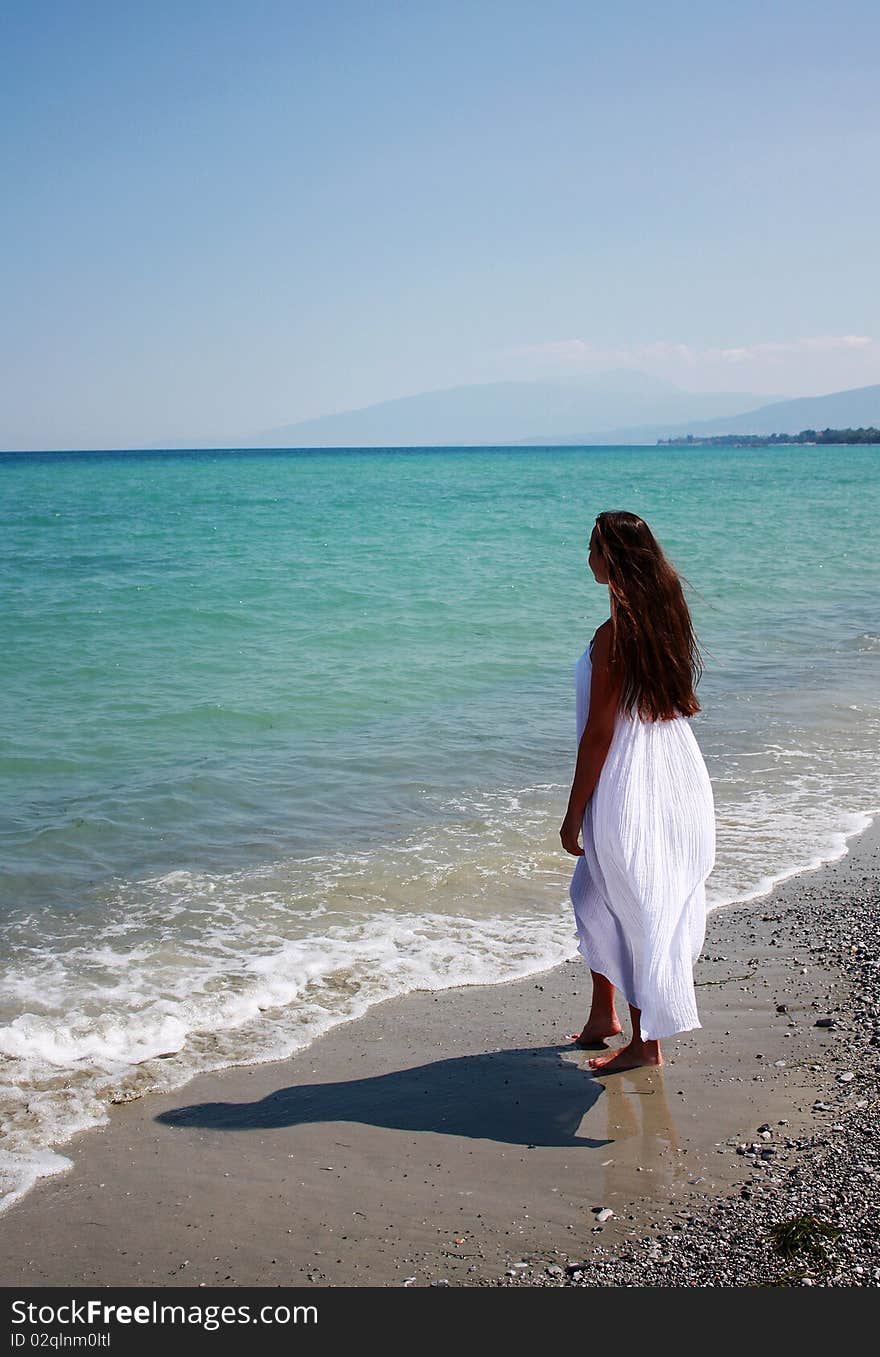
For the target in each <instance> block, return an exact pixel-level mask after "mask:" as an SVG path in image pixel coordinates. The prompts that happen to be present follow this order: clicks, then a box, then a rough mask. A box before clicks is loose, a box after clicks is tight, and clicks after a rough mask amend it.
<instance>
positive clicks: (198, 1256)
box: [0, 823, 880, 1288]
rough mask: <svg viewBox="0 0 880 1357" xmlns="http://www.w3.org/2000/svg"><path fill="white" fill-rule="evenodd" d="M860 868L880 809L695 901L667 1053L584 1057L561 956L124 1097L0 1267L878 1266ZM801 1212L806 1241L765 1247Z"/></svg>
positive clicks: (870, 986) (176, 1273) (723, 1277)
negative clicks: (824, 859)
mask: <svg viewBox="0 0 880 1357" xmlns="http://www.w3.org/2000/svg"><path fill="white" fill-rule="evenodd" d="M878 885H880V827H878V825H877V824H876V823H874V824H873V825H872V826H871V827H870V828H869V829H868V830H866V831H865V832H864V833H862V834H861V835H859V836H858V837H854V838H851V839H850V841H849V852H848V853H847V854H846V856H845V857H843V858H841V859H839V860H838V861H836V862H832V863H829V864H826V865H825V866H823V867H821V868H820V869H818V870H815V871H811V872H807V873H803V874H801V875H798V876H793V877H790V878H789V879H788V880H786V881H784V882H782V883H780V884H778V885H777V886H776V888H775V889H774V890H773V891H772V893H770V894H767V895H764V896H762V897H760V898H757V899H754V900H751V901H748V902H746V903H744V904H740V905H734V906H729V907H727V908H723V909H720V910H716V911H714V912H713V913H712V914H710V917H709V923H708V931H707V939H706V945H705V948H704V951H703V954H702V957H701V958H700V960H699V962H698V964H697V970H696V977H697V984H698V996H699V1006H700V1012H701V1018H702V1022H703V1026H702V1028H701V1029H699V1030H697V1031H694V1032H691V1033H687V1034H684V1035H682V1036H681V1037H678V1038H676V1039H672V1040H670V1041H668V1042H665V1043H664V1054H665V1064H664V1066H663V1068H662V1069H660V1070H657V1069H642V1070H638V1071H633V1072H630V1073H624V1074H616V1075H606V1076H604V1077H602V1078H597V1077H595V1076H594V1075H592V1074H591V1073H590V1072H589V1071H588V1070H587V1068H586V1061H587V1060H588V1059H589V1054H590V1053H589V1052H581V1051H578V1050H576V1049H574V1048H573V1047H571V1045H570V1043H569V1042H568V1040H567V1034H568V1033H570V1032H572V1031H576V1030H578V1027H579V1025H580V1022H581V1021H582V1018H583V1014H584V1011H585V1007H586V1004H587V1000H588V993H589V977H588V974H587V972H586V969H585V967H584V966H583V963H582V962H581V961H580V960H579V959H576V960H571V961H568V962H566V963H564V964H563V965H560V966H557V967H556V968H555V969H552V970H550V971H547V972H544V973H542V974H537V975H532V976H529V977H528V978H526V979H524V980H520V981H518V982H515V983H507V984H497V985H485V986H481V985H472V986H467V987H464V988H461V989H450V990H445V991H443V992H440V993H432V992H428V991H419V992H416V993H411V994H409V995H406V996H404V997H401V998H398V999H392V1000H389V1001H386V1002H384V1003H381V1004H378V1005H376V1006H375V1007H374V1008H372V1009H371V1010H370V1011H369V1012H368V1013H367V1014H366V1015H365V1016H364V1017H362V1018H360V1019H358V1020H356V1021H353V1022H350V1023H346V1024H343V1025H340V1026H338V1027H336V1028H335V1029H334V1030H333V1031H331V1032H329V1033H328V1034H327V1035H325V1036H323V1037H321V1038H319V1039H318V1040H317V1041H316V1042H314V1043H313V1044H312V1045H311V1046H309V1047H308V1048H306V1049H304V1050H302V1051H300V1052H298V1053H296V1054H295V1055H294V1056H293V1057H292V1058H290V1059H288V1060H284V1061H278V1062H274V1063H269V1064H261V1065H255V1066H250V1067H242V1068H234V1069H227V1070H222V1071H217V1072H212V1073H209V1074H204V1075H201V1076H199V1077H197V1078H195V1079H193V1080H192V1081H191V1082H190V1083H189V1084H187V1085H186V1086H185V1087H184V1088H180V1089H176V1090H174V1091H171V1092H169V1093H163V1094H152V1095H147V1096H145V1097H143V1098H140V1099H138V1100H136V1101H133V1102H129V1103H126V1104H122V1105H119V1106H115V1107H113V1108H112V1109H111V1113H110V1123H109V1125H108V1126H107V1127H106V1128H104V1129H101V1130H97V1131H87V1132H84V1133H82V1134H81V1135H79V1136H77V1137H75V1138H74V1139H73V1140H72V1141H71V1142H70V1143H69V1144H68V1145H67V1146H66V1147H65V1153H66V1154H67V1155H68V1156H69V1157H70V1158H71V1159H72V1160H73V1167H72V1168H71V1169H70V1170H69V1171H68V1172H67V1173H65V1174H62V1175H58V1176H55V1177H51V1178H46V1179H44V1180H42V1181H41V1182H39V1183H38V1184H37V1185H36V1187H34V1189H33V1190H32V1191H31V1192H30V1193H28V1194H27V1195H26V1196H25V1197H24V1199H23V1200H22V1201H21V1202H19V1203H18V1204H17V1205H14V1206H13V1207H12V1208H11V1209H9V1210H8V1211H6V1212H5V1213H4V1215H3V1216H2V1217H0V1254H2V1260H3V1261H2V1271H0V1284H2V1285H4V1286H32V1287H35V1286H51V1287H63V1286H84V1285H89V1286H94V1285H99V1286H110V1287H114V1286H144V1287H156V1286H159V1287H175V1286H186V1287H194V1286H206V1287H218V1286H219V1287H228V1288H234V1287H239V1286H280V1287H288V1286H298V1287H301V1286H313V1287H361V1286H371V1287H395V1286H447V1285H448V1286H504V1285H508V1286H522V1285H582V1286H638V1285H653V1286H686V1285H701V1286H718V1285H723V1286H740V1285H742V1286H754V1285H770V1284H781V1285H786V1284H788V1285H794V1284H799V1285H835V1286H837V1285H839V1286H872V1285H876V1284H877V1281H878V1279H880V1241H878V1237H877V1231H876V1226H875V1221H876V1205H877V1201H878V1167H877V1147H876V1138H872V1135H871V1132H872V1130H873V1129H874V1122H875V1120H876V1106H877V1072H878V1068H880V1063H878V1062H880V1046H878V1044H877V1043H878V1040H880V1008H878V993H877V989H878V986H877V974H878V973H877V951H876V948H877V943H876V911H877V902H878ZM625 1031H626V1027H625ZM761 1128H763V1129H761ZM608 1212H611V1213H612V1214H610V1215H608V1214H607V1213H608ZM600 1213H601V1216H600ZM805 1214H807V1215H812V1216H815V1217H817V1218H818V1219H820V1220H822V1221H823V1222H825V1223H827V1224H828V1225H830V1226H832V1227H833V1228H835V1229H840V1230H841V1232H842V1233H841V1234H840V1236H839V1238H837V1239H835V1241H834V1243H833V1245H829V1247H828V1256H827V1258H825V1259H824V1260H823V1259H822V1258H821V1257H819V1256H818V1255H816V1256H813V1255H810V1254H803V1253H801V1254H797V1255H796V1256H795V1257H794V1258H793V1259H792V1258H788V1259H786V1258H783V1257H782V1255H780V1254H779V1253H777V1252H776V1251H775V1249H774V1247H773V1243H772V1238H771V1234H770V1231H771V1229H772V1228H773V1226H774V1225H778V1224H780V1223H781V1222H784V1221H785V1220H786V1219H790V1218H792V1217H794V1216H798V1215H805Z"/></svg>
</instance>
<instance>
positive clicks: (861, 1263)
mask: <svg viewBox="0 0 880 1357" xmlns="http://www.w3.org/2000/svg"><path fill="white" fill-rule="evenodd" d="M871 832H874V831H869V833H871ZM855 851H856V852H859V851H862V852H863V853H866V854H867V853H869V852H871V850H870V849H868V850H865V849H864V848H862V849H861V850H860V849H859V848H858V847H857V848H856V850H855ZM862 862H863V863H864V870H862V871H861V880H859V878H858V874H857V871H856V869H855V868H853V867H849V868H848V869H846V870H843V869H841V870H840V877H842V878H843V880H840V879H839V878H838V877H837V869H835V874H834V877H833V878H832V877H830V876H829V875H828V874H826V875H825V876H824V877H823V878H822V881H821V885H810V884H808V882H809V878H808V877H804V878H803V879H801V880H799V882H798V885H797V887H796V889H792V888H790V889H789V891H788V893H787V894H786V895H785V896H784V901H783V904H784V908H782V909H781V911H780V913H781V917H782V918H783V920H784V921H785V925H786V927H788V928H789V929H790V932H791V934H792V935H794V936H795V937H796V945H797V946H798V947H799V948H800V949H801V950H803V949H804V948H805V947H807V946H808V941H807V940H809V943H810V950H811V953H812V958H813V967H814V968H818V967H820V966H821V973H822V975H823V977H827V980H826V984H827V987H828V988H831V984H832V981H833V982H834V989H835V993H834V1003H835V1005H836V1006H838V1009H839V1022H838V1020H836V1019H834V1018H831V1017H827V1018H819V1019H817V1020H815V1025H816V1026H817V1027H820V1028H829V1027H837V1028H838V1031H839V1033H840V1035H839V1037H837V1038H836V1039H837V1040H838V1041H839V1042H840V1047H841V1051H840V1059H841V1060H843V1059H845V1060H846V1061H847V1062H848V1063H850V1064H851V1065H852V1068H851V1069H844V1070H842V1071H839V1072H838V1071H834V1070H833V1069H828V1068H827V1067H826V1066H825V1065H823V1064H821V1063H814V1064H810V1065H808V1066H807V1069H809V1071H810V1074H811V1076H812V1077H813V1091H815V1093H816V1095H817V1096H816V1097H815V1098H814V1099H813V1101H812V1103H809V1102H807V1103H805V1104H803V1109H804V1110H806V1107H807V1106H810V1107H811V1108H812V1111H813V1113H825V1112H831V1111H833V1112H834V1113H835V1118H834V1120H833V1121H832V1119H831V1118H823V1120H822V1121H821V1122H818V1123H813V1126H814V1128H815V1129H814V1130H812V1131H810V1130H805V1131H804V1132H803V1133H802V1134H800V1135H792V1134H791V1133H790V1132H791V1129H792V1128H791V1127H790V1125H789V1119H788V1118H785V1117H781V1118H779V1120H778V1123H777V1125H778V1126H780V1127H786V1128H788V1129H787V1130H785V1131H783V1132H782V1133H781V1134H780V1136H779V1144H778V1146H776V1145H771V1144H768V1143H767V1142H768V1140H769V1139H771V1138H772V1127H771V1126H770V1123H769V1122H765V1123H764V1124H762V1126H760V1127H759V1128H757V1130H756V1132H755V1134H756V1135H757V1136H758V1137H759V1139H758V1140H757V1141H755V1142H747V1141H739V1140H738V1139H737V1137H736V1136H731V1137H730V1139H729V1140H728V1141H727V1144H728V1145H729V1146H730V1147H731V1148H733V1147H735V1149H736V1153H737V1154H738V1155H740V1156H742V1158H741V1159H740V1165H741V1170H742V1171H744V1172H745V1173H746V1174H748V1173H751V1174H753V1175H754V1182H752V1183H750V1182H748V1181H746V1182H743V1183H741V1185H739V1186H737V1185H733V1186H732V1187H731V1188H730V1189H728V1191H727V1194H726V1195H724V1194H723V1193H722V1194H720V1195H717V1196H716V1195H713V1194H711V1193H707V1194H705V1195H703V1194H702V1193H699V1192H694V1193H693V1194H692V1197H691V1200H690V1201H687V1200H685V1201H684V1202H682V1200H681V1199H680V1198H679V1200H678V1201H677V1202H676V1203H675V1205H676V1206H677V1207H678V1206H681V1205H688V1206H690V1207H691V1210H690V1211H689V1212H688V1213H686V1214H687V1224H686V1225H684V1224H683V1223H682V1221H681V1220H676V1221H674V1222H673V1221H672V1220H670V1219H669V1217H668V1216H667V1217H665V1218H664V1217H663V1214H662V1210H663V1208H662V1206H660V1205H659V1204H658V1206H657V1208H656V1210H657V1216H656V1219H655V1223H654V1226H653V1235H652V1233H651V1231H650V1230H649V1228H648V1226H647V1225H645V1226H643V1233H642V1235H641V1237H638V1236H636V1235H635V1234H633V1235H630V1236H629V1237H628V1238H627V1240H626V1243H625V1244H623V1243H620V1244H615V1243H614V1242H613V1240H612V1241H610V1242H609V1243H608V1244H603V1243H601V1242H600V1241H599V1238H598V1233H601V1229H602V1227H601V1224H600V1223H599V1222H600V1220H601V1216H602V1214H603V1213H604V1212H605V1211H609V1214H613V1213H610V1208H608V1207H602V1208H599V1207H595V1208H594V1209H593V1214H594V1216H595V1219H596V1222H597V1224H596V1225H595V1226H594V1227H593V1231H594V1232H597V1233H595V1236H594V1237H593V1236H591V1237H590V1238H589V1239H586V1238H583V1239H582V1241H581V1249H582V1250H583V1251H581V1252H579V1253H578V1254H577V1255H576V1256H575V1259H574V1260H572V1263H571V1264H570V1265H569V1266H565V1267H563V1268H562V1269H561V1272H560V1273H553V1274H552V1275H545V1274H543V1273H539V1274H537V1276H536V1275H535V1274H531V1275H530V1276H528V1277H523V1276H522V1275H521V1274H512V1273H511V1272H510V1271H508V1274H507V1275H508V1278H510V1277H511V1276H513V1275H515V1276H516V1282H514V1281H512V1280H505V1279H504V1278H498V1279H496V1280H494V1281H490V1280H488V1279H487V1281H486V1282H485V1283H484V1284H485V1285H490V1286H491V1285H494V1286H499V1285H500V1286H506V1285H516V1284H519V1285H522V1284H525V1285H543V1286H585V1287H591V1288H596V1287H615V1288H617V1287H627V1286H636V1287H662V1288H667V1287H679V1286H681V1287H684V1286H687V1287H693V1286H706V1287H719V1286H721V1287H750V1288H753V1287H760V1288H766V1287H767V1286H768V1285H783V1286H810V1287H813V1286H818V1287H875V1288H876V1287H877V1286H878V1285H880V1231H878V1229H877V1226H876V1222H877V1219H878V1218H880V1136H878V1135H877V1133H876V1132H877V1128H876V1108H877V1105H878V1102H880V1078H878V1075H880V1064H878V1062H877V1054H878V1052H877V1047H878V1045H880V934H878V930H877V927H876V920H877V915H878V910H880V854H878V853H877V852H876V851H874V855H873V856H872V857H870V858H869V857H867V856H865V857H864V858H863V859H862ZM861 867H862V863H860V864H859V868H861ZM774 903H775V902H774ZM818 937H821V938H822V946H821V948H819V947H812V945H811V943H812V940H813V939H816V938H818ZM713 959H716V960H717V959H719V958H713ZM792 965H793V966H800V967H803V963H802V961H801V960H800V959H798V960H795V961H794V962H792ZM808 969H809V968H807V967H803V969H802V973H803V974H806V973H807V970H808ZM841 972H842V973H843V974H844V977H845V980H846V984H845V985H841V984H840V983H839V981H838V976H839V975H840V973H841ZM818 973H819V971H818V969H813V974H814V975H816V974H818ZM844 991H845V992H844ZM825 998H826V1000H827V995H826V996H825ZM806 1002H807V1003H809V998H808V999H807V1001H806ZM817 1007H818V1004H817ZM872 1043H873V1044H872ZM755 1058H756V1059H759V1060H760V1059H763V1058H764V1057H763V1056H762V1055H755ZM768 1064H769V1062H768ZM857 1076H858V1082H859V1090H858V1094H859V1096H858V1098H854V1097H852V1096H851V1091H850V1090H845V1089H844V1088H842V1087H841V1085H844V1086H845V1085H847V1084H850V1083H852V1082H853V1081H854V1080H855V1079H856V1077H857ZM823 1093H824V1095H825V1096H824V1097H822V1096H821V1095H822V1094H823ZM832 1097H833V1099H834V1101H833V1102H832V1101H830V1099H831V1098H832ZM799 1106H800V1104H799ZM731 1129H737V1128H731ZM742 1134H743V1129H742V1128H739V1135H742ZM640 1167H641V1166H640V1165H639V1166H637V1168H640ZM688 1181H690V1180H688ZM802 1215H814V1216H816V1217H818V1218H819V1219H820V1220H823V1221H825V1222H827V1223H829V1224H833V1225H834V1226H835V1228H837V1229H839V1230H840V1231H841V1234H840V1237H839V1238H838V1239H837V1240H836V1241H834V1242H833V1243H831V1244H829V1245H828V1265H827V1266H825V1265H824V1264H823V1263H822V1261H821V1259H819V1260H816V1259H811V1258H810V1257H809V1255H804V1254H800V1255H796V1256H795V1258H794V1259H788V1260H786V1259H783V1258H781V1257H780V1255H779V1254H777V1253H776V1252H775V1250H774V1249H773V1247H772V1239H771V1234H770V1231H771V1229H772V1228H773V1226H774V1225H777V1224H779V1223H780V1222H781V1221H785V1220H790V1219H793V1218H795V1217H797V1216H802ZM676 1229H677V1231H678V1232H677V1233H668V1232H669V1231H675V1230H676ZM658 1231H664V1233H659V1234H658ZM572 1244H573V1246H575V1245H574V1240H572ZM557 1256H559V1257H560V1258H561V1260H562V1261H563V1262H565V1261H566V1260H565V1255H564V1254H558V1255H557Z"/></svg>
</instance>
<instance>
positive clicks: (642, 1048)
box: [587, 1004, 663, 1074]
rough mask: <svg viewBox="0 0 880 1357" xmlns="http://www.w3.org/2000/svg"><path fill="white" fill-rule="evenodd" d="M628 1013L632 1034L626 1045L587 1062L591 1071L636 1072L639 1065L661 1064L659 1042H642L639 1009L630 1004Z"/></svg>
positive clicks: (640, 1013)
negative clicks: (630, 1019)
mask: <svg viewBox="0 0 880 1357" xmlns="http://www.w3.org/2000/svg"><path fill="white" fill-rule="evenodd" d="M629 1013H630V1017H631V1018H632V1030H633V1034H632V1037H631V1038H630V1040H629V1042H628V1044H627V1045H626V1046H618V1048H617V1050H616V1051H606V1053H605V1054H604V1055H597V1056H595V1057H594V1058H593V1059H592V1060H588V1061H587V1064H588V1065H589V1066H590V1068H591V1069H594V1070H603V1071H607V1072H608V1073H609V1074H613V1072H614V1071H615V1070H636V1069H638V1067H639V1066H640V1065H662V1064H663V1057H662V1055H661V1054H660V1043H659V1041H642V1011H641V1009H640V1008H633V1006H632V1004H630V1006H629ZM618 1030H620V1029H618Z"/></svg>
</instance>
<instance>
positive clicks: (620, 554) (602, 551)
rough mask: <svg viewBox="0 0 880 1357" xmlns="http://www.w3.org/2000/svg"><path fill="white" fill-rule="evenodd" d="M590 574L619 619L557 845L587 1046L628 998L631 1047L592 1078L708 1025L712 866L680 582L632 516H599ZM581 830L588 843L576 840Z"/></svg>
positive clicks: (587, 695)
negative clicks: (700, 964) (698, 991)
mask: <svg viewBox="0 0 880 1357" xmlns="http://www.w3.org/2000/svg"><path fill="white" fill-rule="evenodd" d="M590 569H591V570H592V572H593V576H594V578H595V580H596V582H597V584H607V586H608V592H609V595H610V601H611V616H610V617H609V619H608V621H607V622H603V624H602V626H601V627H599V629H598V631H597V632H596V634H595V636H594V637H593V640H592V642H591V644H590V647H589V648H588V649H587V650H585V651H584V653H583V655H582V656H581V658H580V660H579V661H578V663H577V668H576V678H577V728H578V753H577V763H576V767H575V772H574V778H573V780H572V787H571V795H570V796H569V801H568V810H567V811H566V815H565V819H564V820H563V822H562V828H561V830H560V838H561V840H562V846H563V848H564V849H565V851H566V852H567V853H571V854H573V855H574V856H575V857H577V858H578V859H579V861H578V864H577V866H576V868H575V871H574V875H573V877H572V881H571V887H570V894H571V900H572V904H573V905H574V912H575V919H576V922H577V931H578V940H579V947H578V950H579V951H580V953H581V955H582V956H583V957H584V959H585V960H586V962H587V965H588V966H589V967H590V972H591V974H592V977H593V1001H592V1006H591V1008H590V1014H589V1017H588V1018H587V1021H586V1023H585V1024H584V1027H583V1030H582V1031H581V1032H579V1033H578V1034H577V1035H576V1036H575V1037H573V1040H574V1041H575V1042H577V1044H578V1045H579V1046H601V1045H603V1044H604V1041H605V1039H606V1038H607V1037H613V1036H616V1035H617V1034H618V1033H619V1032H620V1030H621V1027H620V1022H619V1021H618V1018H617V1014H616V1012H615V1008H614V991H615V989H619V990H620V991H621V992H622V993H623V994H624V996H625V997H626V999H627V1001H628V1003H629V1008H630V1014H631V1017H632V1039H631V1040H630V1041H629V1043H628V1044H627V1045H626V1046H623V1047H621V1048H619V1049H618V1050H614V1051H606V1052H605V1053H604V1054H603V1055H600V1056H597V1057H595V1059H593V1060H590V1061H589V1062H588V1063H589V1065H590V1066H591V1067H592V1068H593V1069H595V1070H602V1071H603V1072H611V1071H613V1070H627V1069H634V1068H636V1067H637V1066H639V1065H661V1064H662V1063H663V1058H662V1056H661V1053H660V1038H662V1037H667V1036H672V1035H673V1033H675V1032H685V1031H689V1030H690V1029H691V1028H694V1027H699V1026H700V1022H699V1018H698V1016H697V1007H696V1001H695V996H694V981H693V963H694V962H695V961H696V959H697V957H698V956H699V954H700V949H701V948H702V946H703V938H704V935H705V928H706V894H705V880H706V877H707V876H708V875H709V872H710V871H711V870H712V866H713V864H714V861H715V810H714V804H713V800H712V787H711V784H710V782H709V774H708V772H707V771H706V765H705V763H704V762H703V756H702V754H701V753H700V749H699V746H698V745H697V742H696V739H695V738H694V733H693V731H692V729H691V726H690V721H689V720H688V718H689V717H691V716H693V715H694V713H695V712H697V711H699V709H700V705H699V703H698V701H697V698H696V695H695V693H694V686H695V684H696V682H697V680H698V679H699V676H700V673H701V671H702V666H701V662H700V653H699V650H698V648H697V643H696V638H695V636H694V631H693V626H692V624H691V618H690V613H689V611H688V606H687V603H686V602H685V598H684V594H683V592H682V587H681V581H680V579H679V577H678V575H677V574H676V572H675V570H674V569H673V567H672V565H671V564H670V562H669V561H668V560H667V559H666V556H665V555H664V554H663V551H662V549H661V547H660V545H659V543H658V542H657V540H656V539H655V537H654V535H653V533H652V532H651V529H650V528H649V527H648V525H647V523H645V521H644V520H643V519H641V518H639V517H638V516H637V515H636V514H630V513H624V512H622V511H614V512H609V513H602V514H599V516H598V518H597V519H596V523H595V526H594V528H593V531H592V534H591V536H590ZM580 831H582V832H583V847H580V846H579V844H578V833H579V832H580Z"/></svg>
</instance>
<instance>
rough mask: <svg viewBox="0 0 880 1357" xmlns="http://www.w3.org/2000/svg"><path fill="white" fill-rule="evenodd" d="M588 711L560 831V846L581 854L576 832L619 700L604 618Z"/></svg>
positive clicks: (608, 742)
mask: <svg viewBox="0 0 880 1357" xmlns="http://www.w3.org/2000/svg"><path fill="white" fill-rule="evenodd" d="M591 662H592V669H593V672H592V679H591V682H590V712H589V715H588V717H587V724H586V728H585V730H584V733H583V735H582V736H581V742H580V744H579V745H578V752H577V763H576V764H575V770H574V777H573V778H572V783H571V792H570V793H569V797H568V810H567V811H566V813H565V819H564V820H563V822H562V828H561V829H560V831H559V837H560V839H561V840H562V847H563V848H564V849H565V851H566V853H571V854H572V856H573V857H583V855H584V850H583V848H581V847H580V845H579V843H578V835H579V834H580V831H581V825H582V822H583V818H584V811H585V810H586V809H587V802H588V801H589V799H590V797H591V796H592V795H593V792H594V791H595V789H596V783H597V782H598V781H599V774H600V773H601V771H602V766H603V764H604V763H605V760H606V758H607V757H608V750H609V749H610V748H611V741H612V739H613V737H614V726H615V722H616V720H617V708H618V704H619V702H620V691H621V680H620V675H619V674H618V673H616V672H615V671H614V670H613V669H612V667H611V622H610V621H608V622H604V623H603V624H602V626H601V627H600V628H599V630H598V631H597V632H596V636H595V639H594V641H593V653H592V661H591Z"/></svg>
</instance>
